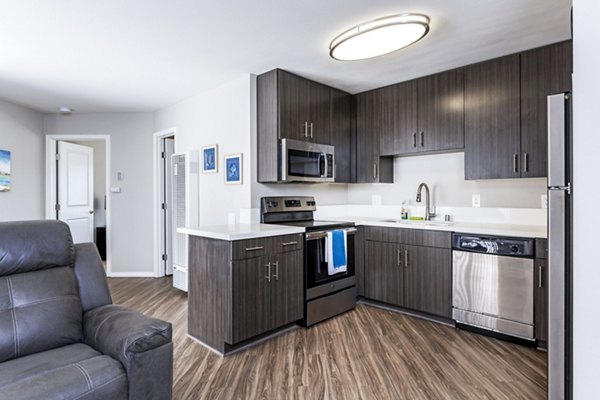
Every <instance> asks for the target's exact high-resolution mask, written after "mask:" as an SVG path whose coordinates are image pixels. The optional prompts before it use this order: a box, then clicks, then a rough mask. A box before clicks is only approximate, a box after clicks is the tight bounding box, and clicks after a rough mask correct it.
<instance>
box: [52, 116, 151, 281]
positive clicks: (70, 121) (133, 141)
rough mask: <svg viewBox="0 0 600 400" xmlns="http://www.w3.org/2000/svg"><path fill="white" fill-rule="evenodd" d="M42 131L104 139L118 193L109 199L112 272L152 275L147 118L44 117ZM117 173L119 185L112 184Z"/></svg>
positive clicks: (148, 118)
mask: <svg viewBox="0 0 600 400" xmlns="http://www.w3.org/2000/svg"><path fill="white" fill-rule="evenodd" d="M43 131H44V133H45V134H47V135H48V134H54V135H68V134H79V135H81V134H91V135H110V139H111V149H110V154H111V176H110V185H111V187H112V186H120V187H121V193H118V194H111V197H110V200H111V201H110V204H111V210H110V212H111V225H112V226H111V228H110V231H109V232H107V234H108V235H110V238H111V258H112V259H111V262H112V272H113V273H117V274H119V273H130V274H142V275H144V274H148V275H149V276H150V275H153V273H154V265H153V260H152V255H153V246H154V242H153V220H152V219H153V214H152V196H153V193H152V132H153V121H152V114H150V113H89V114H86V113H83V114H73V115H57V114H47V115H44V129H43ZM117 171H122V172H123V173H124V180H123V181H117ZM42 197H43V196H42Z"/></svg>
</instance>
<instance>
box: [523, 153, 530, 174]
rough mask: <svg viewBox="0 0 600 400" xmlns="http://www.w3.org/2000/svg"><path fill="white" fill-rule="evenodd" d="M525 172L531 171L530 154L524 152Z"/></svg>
mask: <svg viewBox="0 0 600 400" xmlns="http://www.w3.org/2000/svg"><path fill="white" fill-rule="evenodd" d="M523 172H529V154H528V153H524V154H523Z"/></svg>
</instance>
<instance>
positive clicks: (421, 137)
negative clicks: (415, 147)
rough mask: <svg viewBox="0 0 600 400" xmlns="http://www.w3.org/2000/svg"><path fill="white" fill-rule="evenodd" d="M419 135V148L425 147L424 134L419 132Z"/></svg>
mask: <svg viewBox="0 0 600 400" xmlns="http://www.w3.org/2000/svg"><path fill="white" fill-rule="evenodd" d="M419 135H420V140H421V147H423V146H425V132H423V131H421V133H419Z"/></svg>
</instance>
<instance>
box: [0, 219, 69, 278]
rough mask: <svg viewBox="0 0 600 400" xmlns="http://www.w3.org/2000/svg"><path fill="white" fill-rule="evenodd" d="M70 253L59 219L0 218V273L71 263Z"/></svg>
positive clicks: (27, 270) (20, 271)
mask: <svg viewBox="0 0 600 400" xmlns="http://www.w3.org/2000/svg"><path fill="white" fill-rule="evenodd" d="M74 254H75V253H74V248H73V238H72V237H71V231H70V230H69V226H68V225H67V224H65V223H64V222H62V221H54V220H46V221H19V222H0V276H6V275H12V274H18V273H22V272H30V271H38V270H41V269H48V268H53V267H56V266H61V267H64V266H72V265H73V259H74V257H75V256H74Z"/></svg>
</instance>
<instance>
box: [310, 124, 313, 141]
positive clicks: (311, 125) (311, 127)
mask: <svg viewBox="0 0 600 400" xmlns="http://www.w3.org/2000/svg"><path fill="white" fill-rule="evenodd" d="M310 138H311V139H312V138H313V123H312V122H311V123H310Z"/></svg>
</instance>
